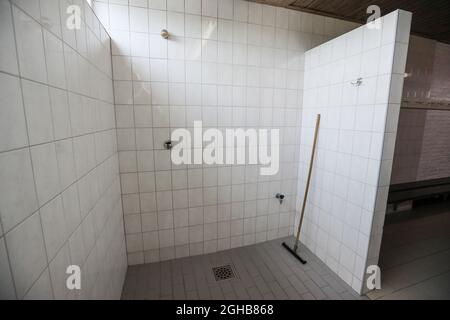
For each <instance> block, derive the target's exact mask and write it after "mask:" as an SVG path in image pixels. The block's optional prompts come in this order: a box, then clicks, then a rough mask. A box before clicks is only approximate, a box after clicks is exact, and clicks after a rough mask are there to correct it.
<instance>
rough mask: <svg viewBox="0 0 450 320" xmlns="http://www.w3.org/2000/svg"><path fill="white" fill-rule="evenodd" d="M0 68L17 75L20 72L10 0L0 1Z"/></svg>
mask: <svg viewBox="0 0 450 320" xmlns="http://www.w3.org/2000/svg"><path fill="white" fill-rule="evenodd" d="M0 7H1V9H0V21H1V22H0V38H1V39H2V43H1V44H0V70H2V71H5V72H9V73H12V74H15V75H17V74H18V73H19V69H18V65H17V56H16V42H15V38H14V31H13V20H12V12H11V5H10V2H9V1H7V0H2V1H0Z"/></svg>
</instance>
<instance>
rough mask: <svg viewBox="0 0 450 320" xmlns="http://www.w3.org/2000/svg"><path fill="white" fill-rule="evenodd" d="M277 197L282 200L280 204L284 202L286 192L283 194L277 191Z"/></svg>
mask: <svg viewBox="0 0 450 320" xmlns="http://www.w3.org/2000/svg"><path fill="white" fill-rule="evenodd" d="M275 198H277V199H278V201H280V204H282V203H283V200H284V194H282V193H277V194H276V195H275Z"/></svg>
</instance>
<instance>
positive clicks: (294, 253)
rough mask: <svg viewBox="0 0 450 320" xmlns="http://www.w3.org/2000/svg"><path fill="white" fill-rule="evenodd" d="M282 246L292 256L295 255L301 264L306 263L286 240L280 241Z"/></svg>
mask: <svg viewBox="0 0 450 320" xmlns="http://www.w3.org/2000/svg"><path fill="white" fill-rule="evenodd" d="M282 246H283V247H285V248H286V250H287V251H289V252H290V253H291V254H292V255H293V256H294V257H296V258H297V259H298V261H300V262H301V263H302V264H305V263H306V260H304V259H303V258H302V257H300V256H299V255H298V254H297V252H295V251H294V250H292V249H291V248H290V247H289V246H288V245H287V244H286V242H283V243H282Z"/></svg>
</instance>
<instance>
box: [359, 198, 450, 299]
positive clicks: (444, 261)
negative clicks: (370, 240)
mask: <svg viewBox="0 0 450 320" xmlns="http://www.w3.org/2000/svg"><path fill="white" fill-rule="evenodd" d="M408 215H409V217H407V219H403V221H396V222H395V223H391V224H387V225H385V227H384V234H383V242H382V246H381V252H380V268H381V287H382V289H381V290H378V291H373V292H370V293H368V294H367V295H368V297H369V298H371V299H450V203H440V204H437V205H433V206H427V207H422V208H419V209H416V210H414V211H413V212H410V213H408Z"/></svg>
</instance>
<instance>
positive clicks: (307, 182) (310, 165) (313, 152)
mask: <svg viewBox="0 0 450 320" xmlns="http://www.w3.org/2000/svg"><path fill="white" fill-rule="evenodd" d="M319 124H320V114H318V115H317V119H316V128H315V130H314V141H313V147H312V151H311V160H310V162H309V171H308V179H307V180H306V189H305V196H304V199H303V204H302V211H301V214H300V222H299V223H298V228H297V236H296V238H295V244H294V248H293V249H291V248H290V247H289V246H288V245H287V244H286V242H283V244H282V245H283V247H285V248H286V249H287V250H288V251H289V252H290V253H291V254H292V255H293V256H294V257H296V258H297V259H298V260H299V261H300V262H301V263H303V264H305V263H306V260H304V259H303V258H302V257H300V256H299V255H298V254H297V249H298V242H299V239H300V230H301V228H302V222H303V216H304V214H305V207H306V199H307V198H308V191H309V184H310V182H311V173H312V168H313V163H314V154H315V151H316V144H317V135H318V133H319Z"/></svg>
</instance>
